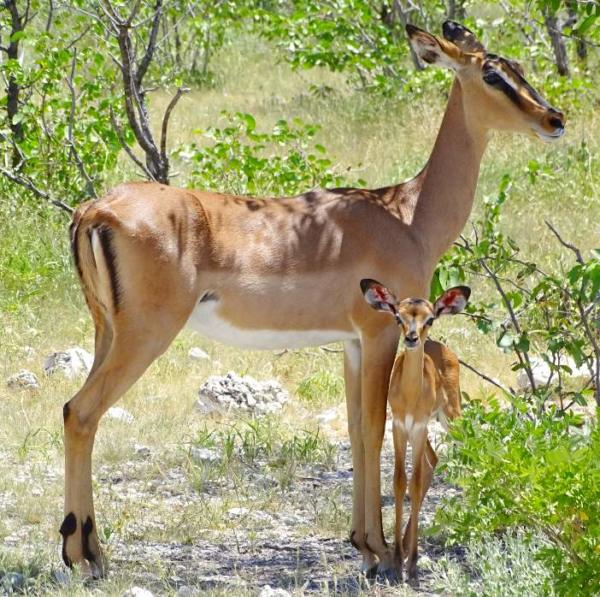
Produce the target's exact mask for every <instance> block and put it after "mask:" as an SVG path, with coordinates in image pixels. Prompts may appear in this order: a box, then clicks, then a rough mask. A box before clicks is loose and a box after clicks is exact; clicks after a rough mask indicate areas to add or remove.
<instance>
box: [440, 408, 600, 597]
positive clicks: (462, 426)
mask: <svg viewBox="0 0 600 597" xmlns="http://www.w3.org/2000/svg"><path fill="white" fill-rule="evenodd" d="M451 434H452V438H453V440H454V442H453V445H452V447H451V448H450V450H449V453H448V455H447V457H446V462H445V465H444V467H445V469H446V471H447V473H448V476H449V479H450V481H451V482H453V483H456V484H457V485H458V486H460V487H461V488H462V490H463V492H462V496H461V497H458V498H455V499H452V500H447V501H446V503H445V506H444V507H442V508H440V510H439V511H438V515H437V524H438V525H439V526H440V527H441V528H443V530H444V532H445V533H447V536H448V540H449V542H450V543H452V542H465V541H471V540H473V539H476V538H478V537H481V536H484V535H486V534H490V533H499V532H506V531H509V532H513V531H514V530H515V529H522V530H524V531H525V532H527V533H531V534H532V535H533V534H539V535H541V536H542V537H543V538H544V539H545V540H546V541H547V546H546V547H543V548H541V549H540V550H539V552H538V555H537V557H538V558H539V559H540V560H541V561H542V562H543V563H544V564H545V565H546V566H547V567H548V569H549V570H550V571H551V572H552V574H553V580H552V582H553V586H554V589H555V590H556V591H557V592H558V593H559V594H564V595H572V594H577V595H593V594H594V595H597V594H598V593H600V574H598V572H599V571H600V427H598V424H597V423H596V422H590V421H587V422H586V423H585V424H582V420H581V419H580V418H579V417H577V416H576V415H572V414H567V415H563V416H558V413H557V411H556V409H552V408H550V409H548V410H547V411H546V412H544V413H541V414H539V415H538V416H537V417H532V416H531V415H530V414H529V406H528V405H527V403H526V402H524V401H520V400H518V399H515V400H513V403H512V408H511V409H510V410H503V409H502V408H501V407H500V406H499V404H498V403H497V402H495V401H493V400H492V401H491V408H484V407H483V406H482V404H481V403H478V402H471V403H470V404H469V405H468V407H467V408H466V409H465V412H464V416H463V417H462V418H461V419H459V420H457V421H456V423H455V424H454V425H453V428H452V431H451Z"/></svg>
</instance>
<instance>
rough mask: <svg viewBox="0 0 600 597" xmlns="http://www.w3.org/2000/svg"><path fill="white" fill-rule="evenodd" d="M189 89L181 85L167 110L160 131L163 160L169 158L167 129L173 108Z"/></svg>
mask: <svg viewBox="0 0 600 597" xmlns="http://www.w3.org/2000/svg"><path fill="white" fill-rule="evenodd" d="M188 91H189V89H188V88H187V87H180V88H179V89H178V90H177V93H176V94H175V95H174V96H173V99H172V100H171V101H170V102H169V105H168V106H167V109H166V110H165V115H164V116H163V121H162V127H161V133H160V153H161V155H162V158H163V160H165V159H166V158H167V131H168V128H169V118H170V117H171V112H172V111H173V108H175V106H176V104H177V102H178V101H179V100H180V99H181V96H182V95H183V94H184V93H187V92H188Z"/></svg>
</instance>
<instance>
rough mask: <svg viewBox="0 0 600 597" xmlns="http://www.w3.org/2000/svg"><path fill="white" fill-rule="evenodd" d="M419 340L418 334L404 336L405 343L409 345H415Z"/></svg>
mask: <svg viewBox="0 0 600 597" xmlns="http://www.w3.org/2000/svg"><path fill="white" fill-rule="evenodd" d="M418 340H419V336H417V334H410V335H409V336H406V338H404V343H405V344H406V345H407V346H414V345H415V344H416V343H417V342H418Z"/></svg>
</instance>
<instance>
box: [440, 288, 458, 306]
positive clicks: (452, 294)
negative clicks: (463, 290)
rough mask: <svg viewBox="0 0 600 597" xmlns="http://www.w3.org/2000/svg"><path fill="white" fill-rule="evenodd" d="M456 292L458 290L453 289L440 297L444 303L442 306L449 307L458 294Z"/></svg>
mask: <svg viewBox="0 0 600 597" xmlns="http://www.w3.org/2000/svg"><path fill="white" fill-rule="evenodd" d="M458 294H459V292H458V290H453V291H452V292H449V293H448V294H447V295H446V296H445V297H444V298H443V299H442V302H443V303H444V307H449V306H450V305H453V304H454V301H456V297H457V296H458Z"/></svg>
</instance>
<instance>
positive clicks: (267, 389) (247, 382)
mask: <svg viewBox="0 0 600 597" xmlns="http://www.w3.org/2000/svg"><path fill="white" fill-rule="evenodd" d="M198 394H199V398H198V401H197V402H196V409H197V410H199V411H200V412H203V413H208V412H213V411H219V412H227V411H229V410H236V409H237V410H242V411H252V412H256V413H260V414H263V413H271V412H275V411H278V410H281V408H282V406H283V405H284V404H285V403H286V402H287V400H288V398H289V395H288V393H287V392H286V391H285V390H284V389H283V388H282V387H281V384H280V383H279V382H278V381H276V380H273V379H271V380H266V381H257V380H256V379H254V378H253V377H250V376H249V375H248V376H244V377H241V376H239V375H237V374H236V373H233V372H232V371H230V372H229V373H227V375H225V376H220V375H212V376H211V377H209V378H208V379H207V380H206V381H205V382H204V383H203V384H202V386H201V387H200V390H199V392H198Z"/></svg>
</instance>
